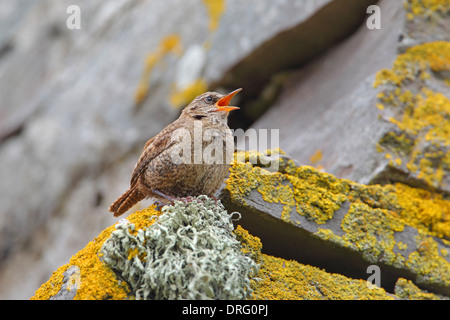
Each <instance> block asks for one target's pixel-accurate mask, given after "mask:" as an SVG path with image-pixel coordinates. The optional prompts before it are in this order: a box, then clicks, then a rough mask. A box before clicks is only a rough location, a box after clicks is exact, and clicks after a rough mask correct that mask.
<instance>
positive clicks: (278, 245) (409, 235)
mask: <svg viewBox="0 0 450 320" xmlns="http://www.w3.org/2000/svg"><path fill="white" fill-rule="evenodd" d="M274 154H276V152H274V151H270V154H269V155H270V156H272V157H273V156H274ZM256 155H257V154H256ZM262 156H264V155H262ZM254 157H255V153H243V154H241V155H239V154H238V155H237V159H241V160H242V161H238V160H237V161H235V162H234V164H233V165H232V168H231V170H230V176H229V178H228V180H227V183H226V187H225V189H224V191H223V201H224V204H225V206H226V207H227V208H228V210H236V211H239V212H241V214H242V221H240V223H241V224H242V226H243V227H244V228H246V229H247V230H249V232H251V233H252V234H254V235H256V236H258V237H260V238H261V241H262V242H263V245H264V248H266V252H267V253H271V254H276V255H278V256H281V257H284V258H286V257H292V258H295V259H296V260H297V261H300V262H302V263H307V264H312V265H315V266H319V267H325V268H326V269H327V270H334V271H335V272H339V273H342V274H346V275H351V276H352V277H357V278H364V277H367V275H365V274H366V270H367V266H368V265H371V264H376V265H379V266H380V268H381V274H382V276H381V283H382V286H383V287H385V288H388V289H389V290H391V289H393V288H394V285H395V282H396V281H397V278H399V277H404V278H407V279H412V280H413V281H414V282H415V284H417V285H419V286H421V287H423V288H426V289H428V290H432V291H435V292H440V293H443V294H445V295H450V277H449V275H450V255H449V250H450V242H449V240H448V239H450V223H449V218H450V201H449V200H448V199H445V198H444V197H443V196H442V195H440V194H436V193H432V192H429V191H426V190H421V189H416V188H412V187H408V186H406V185H402V184H395V185H385V186H380V185H361V184H358V183H355V182H352V181H349V180H345V179H338V178H336V177H334V176H332V175H330V174H327V173H323V172H320V171H318V170H316V169H314V168H312V167H309V166H298V165H296V164H295V162H294V161H293V160H291V159H289V158H288V157H286V156H284V155H282V156H280V157H279V158H278V160H276V161H279V165H278V167H279V171H277V172H269V171H267V170H266V169H265V168H263V167H259V166H257V165H253V164H252V163H251V162H250V161H249V160H251V159H252V158H254ZM253 163H256V162H253Z"/></svg>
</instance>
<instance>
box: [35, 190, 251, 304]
mask: <svg viewBox="0 0 450 320" xmlns="http://www.w3.org/2000/svg"><path fill="white" fill-rule="evenodd" d="M197 201H198V202H197ZM234 218H236V217H235V216H234V214H233V213H231V214H228V213H227V211H226V210H225V209H224V207H223V206H222V205H221V204H220V202H219V203H218V204H216V203H215V201H214V200H212V199H210V198H208V197H206V196H200V197H198V198H197V199H194V200H193V201H192V202H189V203H187V204H185V203H183V202H181V201H180V202H176V203H175V204H174V205H173V206H165V207H163V208H162V212H160V211H159V210H155V208H154V207H150V208H148V209H146V210H143V211H140V212H136V213H134V214H132V215H131V216H130V217H128V219H127V220H121V221H120V222H118V223H117V224H115V225H114V226H111V227H109V228H108V229H106V230H105V231H103V232H102V233H101V234H100V235H99V237H98V238H96V239H95V240H94V241H92V242H90V243H89V244H88V245H87V246H86V248H84V249H83V250H81V251H80V252H78V253H77V254H76V255H75V256H74V257H72V259H71V260H70V262H69V263H68V264H67V265H65V266H62V267H61V268H59V269H58V270H57V271H56V272H55V273H54V274H53V276H52V277H51V278H50V279H49V281H47V282H46V283H45V284H43V285H42V286H41V287H40V288H39V289H38V290H37V291H36V294H35V296H34V297H33V299H244V298H249V297H251V292H252V290H251V288H250V280H251V279H252V278H253V277H255V275H256V274H257V271H258V264H257V263H256V262H255V261H254V260H253V259H252V258H251V255H250V254H248V253H246V252H245V251H241V245H240V242H239V241H238V240H237V239H236V235H235V234H234V233H233V224H232V219H234ZM247 247H248V245H247ZM252 250H253V251H254V249H252ZM247 252H248V251H247ZM256 252H257V251H256Z"/></svg>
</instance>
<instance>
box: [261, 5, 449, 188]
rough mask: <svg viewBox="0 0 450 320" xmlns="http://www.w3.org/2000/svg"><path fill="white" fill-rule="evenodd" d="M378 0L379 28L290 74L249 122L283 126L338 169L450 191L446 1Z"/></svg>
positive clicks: (355, 177)
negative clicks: (263, 109)
mask: <svg viewBox="0 0 450 320" xmlns="http://www.w3.org/2000/svg"><path fill="white" fill-rule="evenodd" d="M377 5H378V6H379V7H380V9H381V13H382V19H381V29H380V30H370V29H369V28H367V27H366V26H364V25H363V26H362V27H361V28H360V29H359V30H358V32H357V33H356V34H355V35H354V36H353V37H352V38H351V39H349V40H348V41H346V42H344V43H342V44H340V45H339V46H338V47H336V48H335V49H334V50H331V51H329V52H328V53H327V54H325V55H323V56H322V57H320V58H319V59H318V60H317V61H316V62H315V63H312V64H311V65H310V66H308V67H306V68H304V69H302V70H300V71H298V72H296V73H295V74H294V75H292V76H290V77H289V78H288V80H287V81H286V83H285V85H284V91H282V93H281V94H280V96H279V98H278V99H277V101H275V103H274V106H275V107H274V108H272V109H270V110H269V111H268V112H267V113H266V114H264V115H263V116H262V117H261V118H260V119H258V121H257V122H256V123H255V124H253V126H254V128H256V129H265V128H274V129H279V132H280V143H279V146H280V147H281V148H282V149H283V150H284V151H285V152H287V153H288V154H289V155H291V156H292V157H293V158H295V159H296V160H298V161H299V162H300V163H302V164H307V165H312V166H315V167H317V168H321V169H324V170H325V171H326V172H329V173H331V174H333V175H335V176H337V177H339V178H345V179H350V180H352V181H356V182H359V183H362V184H372V183H386V182H387V183H389V182H403V183H406V184H408V185H413V186H418V187H421V188H427V189H430V190H437V191H438V192H446V193H449V192H450V184H449V179H450V176H449V163H450V162H449V161H450V160H449V159H450V153H449V147H448V144H449V141H450V140H449V136H450V135H449V131H448V130H449V129H448V126H449V98H450V86H449V83H450V82H449V81H450V60H449V55H448V52H449V51H450V50H449V41H450V33H449V32H448V27H447V26H448V25H449V21H450V14H449V11H448V1H446V0H436V1H415V0H408V1H389V0H381V1H379V2H378V3H377ZM419 21H420V23H419ZM374 86H375V88H374ZM261 151H264V150H261Z"/></svg>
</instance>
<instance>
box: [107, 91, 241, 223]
mask: <svg viewBox="0 0 450 320" xmlns="http://www.w3.org/2000/svg"><path fill="white" fill-rule="evenodd" d="M239 91H240V89H238V90H235V91H233V92H232V93H230V94H228V95H222V94H219V93H216V92H206V93H204V94H202V95H199V96H198V97H196V98H195V99H194V100H193V101H192V102H191V103H190V104H189V105H188V106H187V107H186V108H185V109H184V110H183V112H182V113H181V115H180V117H179V118H178V119H177V120H175V121H174V122H172V123H171V124H169V125H168V126H167V127H165V128H164V129H163V130H162V131H161V132H160V133H158V134H157V135H156V136H154V137H153V138H151V139H150V140H148V141H147V143H146V144H145V147H144V150H143V152H142V154H141V156H140V158H139V160H138V162H137V164H136V167H135V168H134V170H133V173H132V175H131V182H130V188H129V189H128V190H127V191H126V192H125V193H124V194H123V195H122V196H121V197H119V198H118V199H117V200H116V201H115V202H114V203H113V204H112V205H111V206H110V208H109V210H110V211H111V212H113V213H114V216H119V215H121V214H123V213H125V212H126V211H127V210H128V209H130V208H131V207H132V206H133V205H135V204H136V203H137V202H139V201H141V200H143V199H145V198H148V197H150V198H154V199H155V200H157V201H160V202H168V199H176V198H183V197H188V196H199V195H209V196H214V194H215V193H216V192H217V190H218V189H219V188H220V185H221V184H222V182H223V180H224V179H225V178H226V176H227V172H228V168H229V163H230V160H231V157H232V155H233V152H234V142H233V135H232V133H231V130H230V128H229V127H228V125H227V117H228V112H229V111H231V110H234V109H238V108H237V107H229V106H228V103H229V101H230V100H231V98H232V97H233V96H234V95H235V94H236V93H237V92H239ZM182 151H183V152H182ZM213 151H214V152H213ZM189 153H190V156H189Z"/></svg>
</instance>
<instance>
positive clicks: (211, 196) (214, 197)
mask: <svg viewBox="0 0 450 320" xmlns="http://www.w3.org/2000/svg"><path fill="white" fill-rule="evenodd" d="M209 197H210V198H213V199H214V202H215V203H216V204H217V201H219V199H217V197H216V196H215V195H214V194H210V195H209Z"/></svg>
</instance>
